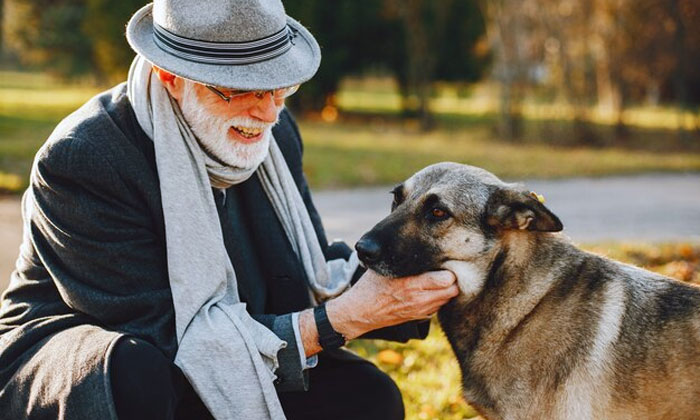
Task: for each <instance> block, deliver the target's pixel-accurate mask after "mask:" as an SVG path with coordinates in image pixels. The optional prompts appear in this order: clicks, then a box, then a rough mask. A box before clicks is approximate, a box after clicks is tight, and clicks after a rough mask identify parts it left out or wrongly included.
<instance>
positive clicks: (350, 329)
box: [326, 295, 370, 341]
mask: <svg viewBox="0 0 700 420" xmlns="http://www.w3.org/2000/svg"><path fill="white" fill-rule="evenodd" d="M343 298H344V295H341V296H338V297H337V298H335V299H332V300H329V301H328V302H326V313H327V314H328V320H329V321H330V323H331V325H333V329H335V330H336V331H337V332H338V333H340V334H342V335H343V337H345V338H346V340H347V341H350V340H352V339H353V338H356V337H359V336H361V335H362V334H364V333H366V332H367V331H369V330H370V328H366V327H365V323H363V322H361V321H360V320H359V319H357V317H355V316H353V315H354V314H353V312H352V311H351V310H349V309H347V308H346V307H345V306H346V305H345V299H343Z"/></svg>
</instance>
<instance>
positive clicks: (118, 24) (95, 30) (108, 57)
mask: <svg viewBox="0 0 700 420" xmlns="http://www.w3.org/2000/svg"><path fill="white" fill-rule="evenodd" d="M83 2H84V3H85V19H84V20H83V22H82V24H81V26H80V30H81V31H82V32H83V33H85V34H86V35H87V36H88V37H89V38H90V39H91V40H92V54H91V55H92V62H93V63H94V67H95V72H96V74H97V75H98V77H99V78H100V79H101V80H102V81H106V82H112V83H114V82H117V81H121V80H124V79H125V78H126V74H127V73H128V71H129V65H130V64H131V60H132V59H133V57H134V51H133V50H132V49H131V47H129V44H128V43H127V41H126V36H125V35H124V27H125V25H126V23H127V22H128V21H129V18H130V17H131V15H133V14H134V12H136V10H138V9H140V8H141V7H142V6H144V5H145V4H147V3H149V2H148V1H146V0H120V1H118V2H115V1H110V0H83Z"/></svg>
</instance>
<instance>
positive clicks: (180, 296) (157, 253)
mask: <svg viewBox="0 0 700 420" xmlns="http://www.w3.org/2000/svg"><path fill="white" fill-rule="evenodd" d="M127 38H128V40H129V43H130V44H131V46H132V47H133V48H134V50H135V51H136V52H137V57H136V58H135V60H134V62H133V64H132V67H131V70H130V73H129V78H128V82H127V83H126V84H120V85H118V86H116V87H115V88H113V89H111V90H110V91H107V92H105V93H103V94H100V95H98V96H97V97H95V98H93V99H91V100H90V101H89V102H87V103H86V104H85V105H84V106H83V107H81V108H80V109H79V110H78V111H76V112H75V113H74V114H72V115H70V116H69V117H67V118H66V119H65V120H64V121H63V122H61V124H59V126H58V127H56V129H55V131H54V132H53V134H52V135H51V137H50V138H49V139H48V141H47V142H46V144H45V145H44V146H43V147H42V148H41V150H40V151H39V153H38V154H37V157H36V160H35V163H34V167H33V170H32V175H31V187H30V188H29V189H28V191H27V193H26V194H25V196H24V199H23V203H22V206H23V214H24V222H25V225H24V227H25V234H24V243H23V244H22V247H21V250H20V256H19V258H18V260H17V267H16V270H15V271H14V273H13V274H12V279H11V284H10V286H9V288H8V290H7V291H6V292H5V293H4V295H3V302H2V312H1V313H0V417H2V418H8V419H15V418H67V419H73V418H75V419H88V418H89V419H108V418H122V419H140V418H144V419H160V418H196V419H199V418H209V417H212V416H213V417H215V418H222V419H223V418H230V419H265V418H275V419H276V418H284V417H285V416H286V417H288V418H304V419H316V418H318V419H325V418H335V419H345V418H348V419H349V418H362V419H395V418H402V417H403V405H402V402H401V397H400V394H399V392H398V389H397V388H396V386H395V384H394V383H393V382H392V381H391V379H389V377H388V376H386V375H385V374H383V373H382V372H380V371H379V370H378V369H377V368H376V367H375V366H374V365H372V364H370V363H369V362H367V361H364V360H363V359H360V358H359V357H357V356H354V355H353V354H351V353H349V352H347V351H345V350H342V349H341V348H340V347H341V346H342V345H344V344H345V343H346V342H347V340H351V339H353V338H356V337H358V336H360V335H363V334H365V335H368V336H371V335H374V336H376V337H383V338H388V339H393V340H398V341H406V340H408V339H409V338H417V337H424V336H425V334H427V322H426V321H425V319H426V318H428V317H429V316H430V315H431V314H432V313H434V312H435V311H436V310H437V309H438V308H439V307H440V306H441V305H443V304H444V303H446V302H447V301H448V300H449V299H450V298H452V297H453V296H454V295H456V294H457V288H456V285H455V283H454V276H453V275H452V274H451V273H447V272H436V273H426V274H424V275H421V276H417V277H412V278H403V279H391V280H388V279H384V278H381V277H379V276H378V275H377V274H376V273H373V272H364V273H363V270H362V269H360V268H358V266H357V257H356V254H354V253H351V251H350V249H349V248H348V247H347V245H344V244H333V245H331V246H328V245H327V242H326V239H325V235H324V232H323V229H322V227H321V224H320V219H319V216H318V214H317V212H316V210H315V208H314V206H313V204H312V201H311V197H310V194H309V190H308V187H307V185H306V182H305V180H304V176H303V174H302V169H301V151H302V147H301V139H300V137H299V133H298V131H297V128H296V125H295V123H294V121H293V119H292V118H291V116H290V115H289V113H288V112H287V111H285V110H284V101H285V98H286V97H288V96H289V95H291V94H293V93H294V92H295V91H296V90H297V88H298V86H299V84H300V83H302V82H304V81H306V80H308V79H309V78H310V77H311V76H312V75H313V74H314V73H315V71H316V69H317V68H318V65H319V62H320V49H319V47H318V45H317V43H316V41H315V40H314V38H313V37H312V35H311V34H310V33H309V32H308V31H307V30H306V29H305V28H304V27H303V26H301V25H300V24H299V23H298V22H296V21H294V20H293V19H291V18H289V17H287V16H286V14H285V12H284V9H283V7H282V4H281V3H280V2H279V0H237V1H223V0H206V1H197V2H187V1H182V0H157V1H156V2H155V3H154V4H153V5H148V6H146V7H144V8H143V9H141V10H139V11H138V12H137V13H136V14H135V15H134V17H133V18H132V19H131V21H130V22H129V25H128V27H127Z"/></svg>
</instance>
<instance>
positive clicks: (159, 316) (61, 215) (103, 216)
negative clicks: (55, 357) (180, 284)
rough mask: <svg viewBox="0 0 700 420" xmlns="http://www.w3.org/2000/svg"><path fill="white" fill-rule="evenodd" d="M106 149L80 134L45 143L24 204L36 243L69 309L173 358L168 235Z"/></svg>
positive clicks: (173, 338) (41, 257)
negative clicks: (157, 229)
mask: <svg viewBox="0 0 700 420" xmlns="http://www.w3.org/2000/svg"><path fill="white" fill-rule="evenodd" d="M107 150H108V148H105V149H104V150H103V149H102V148H100V149H99V150H98V149H97V148H96V147H95V146H94V145H93V144H92V143H90V142H89V141H87V140H86V139H83V138H79V137H66V138H62V139H60V140H58V141H53V142H50V143H47V145H46V146H45V147H44V148H42V150H41V151H40V152H39V153H38V155H37V158H36V160H35V163H34V168H33V171H32V178H31V186H30V195H29V197H30V199H29V200H28V203H27V206H26V210H25V211H26V212H27V214H26V215H25V217H26V218H28V221H29V225H28V226H29V229H30V238H31V244H32V246H33V247H34V248H35V251H36V253H37V255H38V257H39V258H40V260H41V262H42V263H43V265H44V267H45V268H46V270H47V271H48V273H49V274H50V276H51V278H52V280H53V282H54V283H55V286H56V288H57V290H58V292H59V294H60V297H61V299H62V300H63V301H64V302H65V303H66V305H68V307H70V308H71V309H72V310H74V311H76V312H79V313H82V314H85V315H87V316H89V317H90V318H91V319H93V320H94V322H95V323H96V324H97V325H101V326H103V327H106V328H110V329H115V330H119V331H122V332H125V333H129V334H133V335H136V336H138V337H139V338H142V339H145V340H147V341H149V342H150V343H152V344H154V345H155V346H156V347H158V348H160V349H161V350H162V351H163V352H164V353H165V354H166V355H168V356H169V357H170V358H171V359H172V358H173V357H174V354H175V350H176V341H175V335H174V333H175V329H174V311H173V309H172V296H171V294H170V288H169V284H168V276H167V264H166V254H165V246H164V244H163V239H162V238H160V235H157V234H156V233H155V232H154V223H153V220H152V218H151V215H150V213H149V209H148V208H146V206H145V204H144V201H145V200H142V199H139V197H138V196H137V195H136V194H135V193H134V190H135V188H133V187H132V186H131V185H128V184H127V183H126V182H125V180H124V179H123V178H122V177H121V176H120V174H119V172H118V171H117V170H116V169H115V167H113V166H112V163H111V162H110V159H109V158H108V156H109V153H108V152H107ZM127 164H132V163H131V162H127Z"/></svg>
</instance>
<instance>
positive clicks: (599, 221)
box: [314, 173, 700, 243]
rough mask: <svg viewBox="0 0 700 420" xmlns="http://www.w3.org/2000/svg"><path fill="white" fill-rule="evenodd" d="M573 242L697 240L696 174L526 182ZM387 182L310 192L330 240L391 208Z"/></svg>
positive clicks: (699, 194) (355, 232)
mask: <svg viewBox="0 0 700 420" xmlns="http://www.w3.org/2000/svg"><path fill="white" fill-rule="evenodd" d="M524 184H525V186H526V187H527V188H528V189H530V190H534V191H537V192H538V193H539V194H542V195H544V196H545V198H546V200H547V206H548V207H549V208H550V209H551V210H552V211H553V212H554V213H555V214H556V215H557V216H559V218H560V219H561V220H562V222H563V223H564V231H565V232H566V234H567V235H568V236H569V237H570V238H571V239H573V240H574V241H576V242H579V243H580V242H594V241H605V240H619V241H622V240H625V241H637V240H644V241H674V240H692V241H697V240H700V173H692V174H673V175H665V174H649V175H637V176H620V177H606V178H598V179H590V178H575V179H565V180H554V181H527V182H525V183H524ZM390 189H391V188H390V187H384V188H368V189H357V190H349V191H324V192H319V193H316V194H314V201H315V203H316V206H317V207H318V210H319V212H320V213H321V215H323V221H324V225H325V227H326V230H327V232H328V237H329V239H332V238H345V239H346V240H347V241H348V243H354V242H356V241H357V239H359V237H360V236H361V235H362V233H363V232H365V231H367V230H368V229H369V228H371V227H372V226H373V225H374V224H375V223H376V222H377V221H379V220H380V219H381V218H383V217H384V216H386V215H387V214H388V213H389V207H390V205H391V196H390V194H389V190H390Z"/></svg>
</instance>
